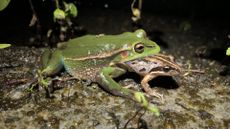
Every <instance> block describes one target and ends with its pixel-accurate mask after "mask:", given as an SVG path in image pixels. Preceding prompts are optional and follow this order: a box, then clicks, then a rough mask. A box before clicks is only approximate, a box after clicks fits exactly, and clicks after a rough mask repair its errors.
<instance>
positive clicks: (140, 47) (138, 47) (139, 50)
mask: <svg viewBox="0 0 230 129" xmlns="http://www.w3.org/2000/svg"><path fill="white" fill-rule="evenodd" d="M144 48H145V47H144V45H143V44H142V43H138V44H136V45H135V46H134V50H135V52H137V53H142V52H143V51H144Z"/></svg>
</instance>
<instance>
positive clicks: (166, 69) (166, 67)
mask: <svg viewBox="0 0 230 129" xmlns="http://www.w3.org/2000/svg"><path fill="white" fill-rule="evenodd" d="M170 70H171V68H170V67H168V66H165V67H163V71H164V72H169V71H170Z"/></svg>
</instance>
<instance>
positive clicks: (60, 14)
mask: <svg viewBox="0 0 230 129" xmlns="http://www.w3.org/2000/svg"><path fill="white" fill-rule="evenodd" d="M53 14H54V19H65V12H64V11H63V10H61V9H59V8H57V9H55V10H54V13H53Z"/></svg>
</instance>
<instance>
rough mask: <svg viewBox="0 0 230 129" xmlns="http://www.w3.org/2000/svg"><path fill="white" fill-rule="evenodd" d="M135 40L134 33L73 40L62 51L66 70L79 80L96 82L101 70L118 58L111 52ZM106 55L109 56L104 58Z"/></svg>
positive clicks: (88, 36)
mask: <svg viewBox="0 0 230 129" xmlns="http://www.w3.org/2000/svg"><path fill="white" fill-rule="evenodd" d="M133 38H134V37H132V33H130V32H126V33H123V34H120V35H106V36H95V35H86V36H83V37H79V38H76V39H72V40H70V41H68V43H67V44H66V46H65V49H62V50H61V51H62V55H63V60H64V66H65V69H66V70H67V71H68V73H70V74H71V75H72V76H74V77H76V78H78V79H89V80H92V81H95V77H96V75H97V73H98V72H99V70H100V69H101V68H102V67H105V66H108V65H109V63H110V62H111V61H112V60H113V59H114V58H115V57H116V55H113V54H111V52H114V51H116V50H119V49H121V48H123V47H125V46H127V45H130V43H131V42H133V41H134V40H135V39H133ZM126 41H128V42H126ZM106 54H108V55H109V56H107V57H106V56H105V57H103V56H104V55H106ZM110 54H111V55H110Z"/></svg>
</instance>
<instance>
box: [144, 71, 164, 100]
mask: <svg viewBox="0 0 230 129" xmlns="http://www.w3.org/2000/svg"><path fill="white" fill-rule="evenodd" d="M155 77H156V76H154V75H152V74H147V75H146V76H144V78H143V79H142V81H141V86H142V88H143V89H144V91H145V92H146V93H147V94H148V95H150V96H155V97H157V98H159V99H161V101H163V100H164V99H163V95H162V94H160V93H158V92H157V91H156V90H154V89H152V88H151V87H150V85H149V84H148V82H149V81H150V80H152V79H153V78H155Z"/></svg>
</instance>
